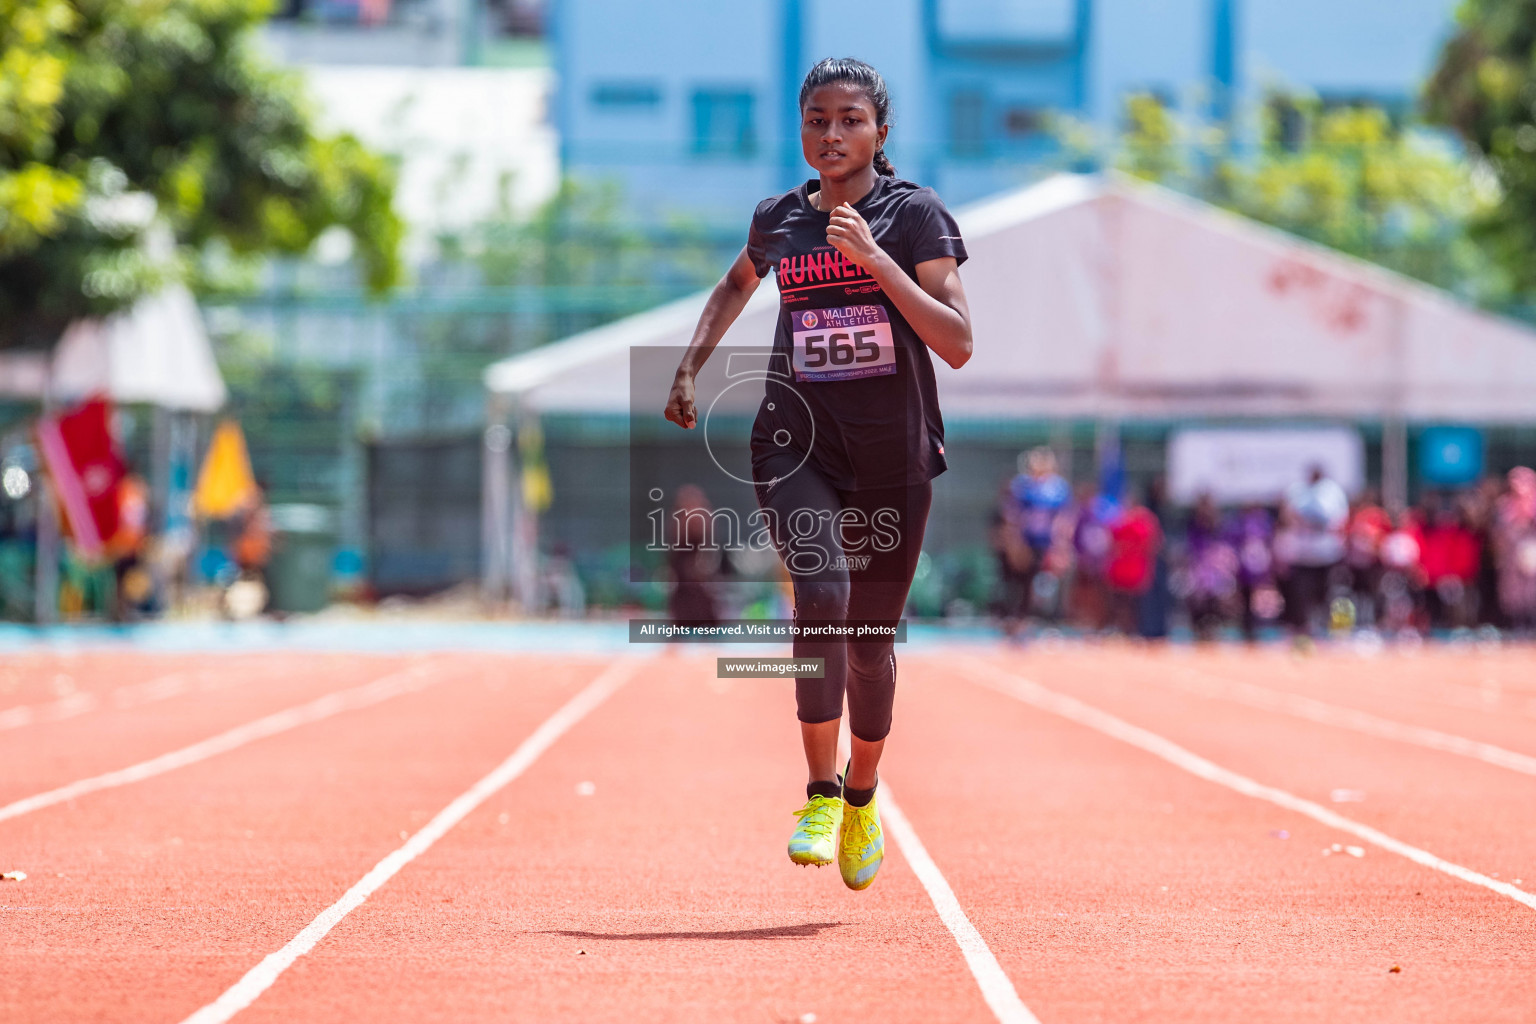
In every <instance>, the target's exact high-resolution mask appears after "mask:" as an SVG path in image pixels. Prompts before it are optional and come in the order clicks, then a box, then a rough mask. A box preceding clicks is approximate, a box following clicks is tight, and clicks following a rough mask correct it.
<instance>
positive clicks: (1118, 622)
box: [1104, 501, 1163, 634]
mask: <svg viewBox="0 0 1536 1024" xmlns="http://www.w3.org/2000/svg"><path fill="white" fill-rule="evenodd" d="M1108 525H1109V557H1108V560H1107V561H1106V563H1105V567H1104V582H1105V583H1106V584H1107V585H1108V587H1109V601H1110V623H1111V624H1112V625H1113V626H1114V627H1115V628H1116V629H1119V630H1120V631H1122V632H1124V633H1127V634H1135V633H1137V632H1138V630H1137V628H1136V607H1137V603H1138V601H1139V600H1140V599H1141V595H1143V594H1145V593H1146V592H1147V590H1148V588H1150V587H1151V586H1152V570H1153V568H1154V564H1155V561H1156V558H1157V553H1158V551H1159V550H1161V548H1162V546H1163V530H1162V527H1160V526H1159V525H1158V523H1157V516H1155V515H1153V514H1152V511H1151V510H1150V509H1148V508H1147V507H1146V506H1145V505H1142V504H1140V503H1139V502H1134V501H1132V502H1127V503H1126V505H1125V506H1124V507H1123V509H1122V510H1121V513H1120V515H1119V516H1118V517H1117V518H1116V519H1114V520H1113V521H1112V522H1111V523H1109V524H1108Z"/></svg>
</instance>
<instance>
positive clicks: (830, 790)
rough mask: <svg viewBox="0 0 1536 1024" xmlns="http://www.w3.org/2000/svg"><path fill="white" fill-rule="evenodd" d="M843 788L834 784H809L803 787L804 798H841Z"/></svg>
mask: <svg viewBox="0 0 1536 1024" xmlns="http://www.w3.org/2000/svg"><path fill="white" fill-rule="evenodd" d="M842 795H843V787H842V786H841V785H839V784H838V783H836V782H809V783H806V786H805V798H806V799H807V800H809V799H810V798H811V797H813V796H828V797H831V796H842Z"/></svg>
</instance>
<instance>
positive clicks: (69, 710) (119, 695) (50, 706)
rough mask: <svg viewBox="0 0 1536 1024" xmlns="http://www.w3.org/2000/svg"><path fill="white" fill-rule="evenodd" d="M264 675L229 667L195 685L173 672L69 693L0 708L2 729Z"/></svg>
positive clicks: (220, 686)
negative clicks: (243, 674)
mask: <svg viewBox="0 0 1536 1024" xmlns="http://www.w3.org/2000/svg"><path fill="white" fill-rule="evenodd" d="M262 678H264V675H262V674H257V675H252V676H248V677H245V678H241V677H239V676H235V677H234V678H233V681H231V676H230V673H229V671H228V670H226V671H222V672H219V673H217V674H210V673H206V672H205V673H202V674H201V675H200V678H199V680H198V682H197V685H196V686H194V683H193V679H192V678H191V677H190V676H188V675H187V673H186V672H171V673H168V674H166V675H163V676H157V677H155V678H154V679H150V680H147V681H146V682H142V683H132V684H129V685H127V686H119V687H118V688H117V689H115V690H110V691H108V692H107V693H106V694H105V695H102V694H96V693H91V692H89V691H85V692H80V693H70V694H66V695H64V696H62V697H60V698H58V699H57V700H52V701H49V702H47V703H46V704H22V705H18V706H16V707H12V708H7V709H5V710H4V711H0V732H5V731H7V730H9V729H20V728H22V727H23V726H27V725H37V724H40V723H43V722H61V721H63V720H65V719H67V718H74V717H75V716H77V715H83V714H85V713H86V712H89V711H95V710H97V709H98V708H101V707H104V706H106V705H107V704H108V703H109V702H110V703H111V705H112V706H113V707H115V708H117V709H119V710H126V709H128V708H134V707H139V706H141V705H144V704H152V703H155V702H156V701H162V700H169V699H170V698H172V697H177V696H180V695H181V694H183V693H190V692H192V691H193V690H194V689H196V690H199V691H212V690H222V689H225V688H227V687H229V686H234V685H240V684H243V683H249V682H253V681H256V680H258V679H262Z"/></svg>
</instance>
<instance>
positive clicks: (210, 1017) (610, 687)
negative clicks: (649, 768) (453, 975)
mask: <svg viewBox="0 0 1536 1024" xmlns="http://www.w3.org/2000/svg"><path fill="white" fill-rule="evenodd" d="M639 664H640V662H639V660H638V659H632V658H625V659H622V660H620V661H616V662H614V663H613V664H612V665H610V666H609V667H608V668H607V669H606V670H604V672H603V673H602V674H601V675H599V676H598V677H597V678H596V679H594V680H592V682H590V683H588V684H587V686H586V687H585V688H584V689H583V690H582V691H581V692H580V693H578V694H576V696H574V697H572V698H571V699H570V700H569V701H567V702H566V703H565V704H564V706H562V707H561V708H560V710H558V711H556V712H555V713H554V714H553V715H550V716H549V718H548V719H546V720H545V722H544V724H543V725H540V726H539V727H538V728H537V729H535V730H534V731H533V733H532V734H531V735H530V736H529V737H528V738H527V739H525V740H523V742H522V743H521V744H520V745H519V746H518V748H517V749H516V750H514V751H513V752H512V754H511V756H509V757H508V758H507V759H506V760H505V761H503V762H501V764H499V765H497V766H496V767H495V768H494V769H492V770H491V773H490V774H489V775H487V776H485V777H484V778H483V779H481V780H480V781H479V782H477V783H475V784H474V785H473V786H471V787H470V788H469V789H468V790H466V791H465V792H464V793H462V794H461V795H460V796H458V797H456V798H454V800H453V802H452V803H450V804H449V805H448V806H447V807H444V808H443V809H442V810H441V811H438V812H437V816H436V817H434V818H433V819H432V820H431V821H429V822H427V824H426V825H425V826H424V827H423V828H422V830H421V831H420V832H417V833H416V834H415V835H413V836H411V838H409V839H407V840H406V841H405V845H403V846H401V847H400V848H399V849H397V850H395V851H394V852H393V853H390V854H389V855H388V856H386V857H385V858H384V859H383V860H381V861H379V862H378V863H377V864H375V865H374V866H373V869H372V870H371V871H369V872H368V873H367V874H366V875H364V876H363V877H362V878H361V879H359V880H358V881H357V883H356V884H354V885H353V886H352V888H350V889H348V890H347V891H346V893H345V895H343V896H342V897H341V899H339V900H337V901H336V902H335V903H333V904H331V905H330V906H329V907H326V908H325V909H324V910H322V911H321V912H320V915H319V916H318V917H316V918H315V919H314V920H313V921H311V922H310V923H309V925H308V926H307V927H306V928H305V929H304V930H303V931H301V932H299V934H297V935H295V936H294V937H293V939H291V940H290V941H289V943H288V944H287V945H286V946H284V947H283V948H282V949H279V950H278V951H277V952H275V953H269V954H268V955H267V956H266V958H265V959H263V960H262V961H261V963H259V964H257V965H256V966H255V967H252V968H251V969H250V970H249V971H247V972H246V974H245V977H243V978H241V979H240V980H239V981H237V982H235V983H234V984H233V985H231V986H230V987H229V988H228V989H226V990H225V992H224V994H223V995H221V996H219V998H218V999H215V1000H214V1001H213V1002H211V1003H209V1004H208V1005H207V1006H204V1007H203V1008H202V1009H200V1010H198V1011H197V1012H195V1013H193V1014H192V1015H191V1016H190V1017H188V1018H186V1020H185V1021H183V1022H182V1024H222V1022H224V1021H227V1020H229V1019H230V1018H231V1017H233V1016H234V1015H235V1014H237V1013H239V1012H240V1011H241V1010H243V1009H245V1008H246V1007H247V1006H250V1005H251V1004H252V1003H253V1002H255V1001H256V999H257V998H258V997H260V995H261V994H262V993H263V992H265V991H266V990H267V989H269V988H271V987H272V985H273V983H274V982H276V981H277V979H278V978H279V977H280V976H281V975H282V973H283V972H284V971H286V970H287V969H288V968H289V967H291V966H293V963H294V961H296V960H298V958H299V957H301V956H303V955H304V954H306V953H308V952H309V951H310V950H312V949H314V948H315V945H316V944H317V943H318V942H319V941H320V940H321V939H323V938H325V936H326V933H327V932H329V931H330V930H331V929H332V928H334V927H336V925H338V924H340V923H341V919H342V918H344V917H346V916H347V915H348V914H350V913H351V912H352V911H354V910H356V909H357V908H358V907H359V906H361V905H362V903H363V901H364V900H366V899H367V898H368V897H369V896H371V895H373V893H374V892H375V891H377V890H378V889H379V887H380V886H382V885H383V884H384V883H385V882H387V881H389V880H390V879H391V878H393V877H394V876H395V875H396V874H397V873H398V872H399V871H400V869H401V868H403V867H405V866H406V865H407V864H409V863H410V862H411V861H413V860H415V859H416V858H417V857H419V856H420V855H421V854H423V853H425V852H426V851H427V850H428V849H430V848H431V847H432V844H433V843H435V842H437V841H438V840H439V839H441V838H442V837H443V836H444V835H446V834H447V833H448V831H449V830H450V829H451V828H453V827H454V826H455V825H457V824H458V823H459V822H461V821H463V820H464V819H465V818H466V817H467V816H468V815H469V814H470V812H471V811H473V810H474V809H475V808H476V807H479V806H480V805H481V804H482V803H484V802H485V801H486V800H488V799H490V798H491V797H492V796H494V795H495V794H496V792H497V790H499V789H501V788H502V787H503V786H505V785H506V784H507V783H509V782H511V781H512V780H513V779H515V778H517V777H518V776H519V775H521V774H522V773H523V772H524V771H526V770H527V768H528V766H529V765H531V764H533V762H535V761H537V760H538V759H539V755H541V754H543V753H544V751H546V750H548V749H549V748H550V747H551V746H552V745H553V744H554V742H555V741H556V740H558V739H559V738H560V737H561V736H563V735H564V734H565V733H566V732H567V731H568V730H569V729H570V728H571V727H572V726H573V725H575V724H576V723H577V722H579V721H581V720H582V719H583V718H584V717H586V715H587V713H588V712H590V711H591V710H592V709H593V708H595V707H597V706H598V705H599V704H601V703H602V702H603V701H604V700H606V699H608V697H609V696H610V695H611V694H612V693H613V692H614V691H615V690H617V689H618V688H619V687H621V686H623V685H624V683H625V682H627V681H628V680H629V677H630V676H632V675H633V674H634V673H635V670H636V669H637V668H638V667H639Z"/></svg>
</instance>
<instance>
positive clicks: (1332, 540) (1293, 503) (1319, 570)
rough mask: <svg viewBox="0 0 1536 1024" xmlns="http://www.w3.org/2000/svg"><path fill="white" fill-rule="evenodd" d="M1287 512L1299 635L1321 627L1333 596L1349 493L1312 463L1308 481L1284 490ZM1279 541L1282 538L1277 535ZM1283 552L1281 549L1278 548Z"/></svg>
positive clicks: (1291, 603) (1291, 604)
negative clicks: (1323, 611) (1330, 591)
mask: <svg viewBox="0 0 1536 1024" xmlns="http://www.w3.org/2000/svg"><path fill="white" fill-rule="evenodd" d="M1285 509H1286V512H1287V514H1288V517H1287V520H1286V522H1285V524H1284V526H1283V529H1284V530H1285V531H1286V538H1285V539H1286V543H1285V551H1284V554H1283V556H1281V557H1282V560H1283V561H1284V562H1285V564H1286V565H1287V567H1288V572H1289V583H1290V593H1289V594H1287V595H1286V605H1287V606H1288V608H1289V609H1290V612H1291V615H1290V619H1291V626H1292V628H1293V629H1295V631H1296V634H1297V635H1298V636H1304V635H1307V634H1310V633H1312V632H1313V631H1314V630H1315V629H1316V628H1317V621H1316V620H1317V618H1318V616H1319V614H1320V610H1321V609H1323V608H1325V607H1326V605H1327V601H1328V579H1329V575H1330V574H1331V573H1332V571H1333V568H1334V567H1335V566H1337V565H1339V564H1340V563H1341V562H1343V560H1344V526H1345V523H1346V522H1347V521H1348V519H1349V498H1348V497H1347V496H1346V495H1345V494H1344V488H1342V487H1340V486H1339V485H1338V484H1337V483H1336V482H1334V481H1333V480H1330V479H1329V478H1328V476H1327V474H1326V473H1324V471H1323V467H1322V466H1313V467H1312V468H1311V470H1310V471H1309V472H1308V473H1307V481H1306V483H1303V484H1297V485H1295V486H1293V487H1292V488H1291V489H1290V490H1289V491H1288V492H1287V493H1286V496H1285ZM1276 544H1277V547H1279V538H1278V537H1277V539H1276ZM1276 553H1277V555H1279V554H1280V552H1279V551H1277V552H1276Z"/></svg>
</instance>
